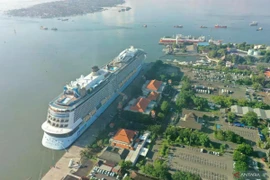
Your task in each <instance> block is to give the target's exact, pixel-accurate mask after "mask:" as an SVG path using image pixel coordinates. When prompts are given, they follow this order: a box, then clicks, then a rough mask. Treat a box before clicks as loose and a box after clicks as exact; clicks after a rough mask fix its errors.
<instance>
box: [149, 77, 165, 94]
mask: <svg viewBox="0 0 270 180" xmlns="http://www.w3.org/2000/svg"><path fill="white" fill-rule="evenodd" d="M161 85H162V81H158V80H155V79H154V80H151V81H150V82H149V84H148V85H147V86H146V88H147V89H149V90H151V91H157V90H158V89H159V88H160V86H161Z"/></svg>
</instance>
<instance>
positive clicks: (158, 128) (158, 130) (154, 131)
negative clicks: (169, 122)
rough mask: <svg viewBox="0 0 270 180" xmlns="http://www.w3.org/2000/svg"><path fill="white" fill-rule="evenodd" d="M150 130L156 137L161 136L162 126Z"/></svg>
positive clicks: (155, 126)
mask: <svg viewBox="0 0 270 180" xmlns="http://www.w3.org/2000/svg"><path fill="white" fill-rule="evenodd" d="M148 129H149V131H151V132H152V133H153V134H156V135H159V134H160V133H161V125H151V126H149V128H148Z"/></svg>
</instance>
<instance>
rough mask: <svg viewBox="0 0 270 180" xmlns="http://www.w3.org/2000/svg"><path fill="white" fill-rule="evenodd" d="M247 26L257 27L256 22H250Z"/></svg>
mask: <svg viewBox="0 0 270 180" xmlns="http://www.w3.org/2000/svg"><path fill="white" fill-rule="evenodd" d="M249 26H258V22H257V21H252V22H251V23H250V24H249Z"/></svg>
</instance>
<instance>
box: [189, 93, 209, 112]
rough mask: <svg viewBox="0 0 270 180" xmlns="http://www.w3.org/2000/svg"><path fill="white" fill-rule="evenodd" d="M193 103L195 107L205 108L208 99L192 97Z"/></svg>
mask: <svg viewBox="0 0 270 180" xmlns="http://www.w3.org/2000/svg"><path fill="white" fill-rule="evenodd" d="M193 103H194V105H195V106H196V107H197V109H198V110H200V111H201V110H203V109H205V108H208V107H209V106H208V101H207V99H205V98H202V97H195V96H194V97H193Z"/></svg>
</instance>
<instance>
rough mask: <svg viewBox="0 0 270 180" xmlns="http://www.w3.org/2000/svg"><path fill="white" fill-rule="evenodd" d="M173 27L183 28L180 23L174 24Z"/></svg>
mask: <svg viewBox="0 0 270 180" xmlns="http://www.w3.org/2000/svg"><path fill="white" fill-rule="evenodd" d="M173 27H174V28H183V26H182V25H176V26H173Z"/></svg>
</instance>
